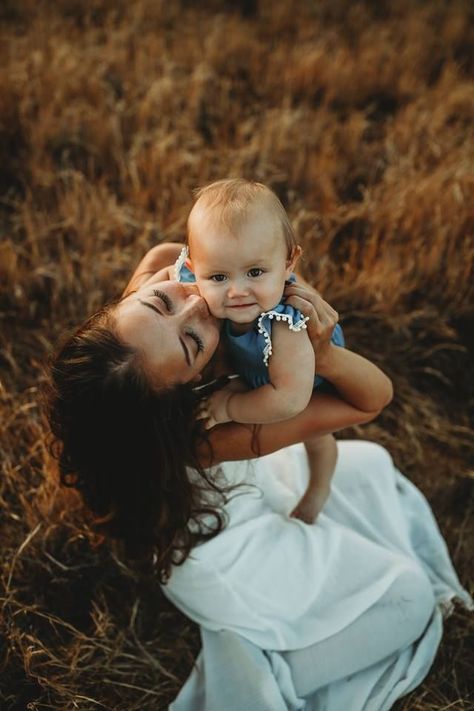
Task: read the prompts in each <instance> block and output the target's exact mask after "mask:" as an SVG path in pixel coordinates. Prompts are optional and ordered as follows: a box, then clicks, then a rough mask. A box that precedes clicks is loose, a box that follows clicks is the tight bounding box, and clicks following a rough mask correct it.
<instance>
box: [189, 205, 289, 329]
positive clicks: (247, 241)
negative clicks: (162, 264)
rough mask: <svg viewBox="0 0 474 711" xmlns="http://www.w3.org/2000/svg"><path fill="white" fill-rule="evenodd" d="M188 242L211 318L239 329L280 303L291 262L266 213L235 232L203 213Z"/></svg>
mask: <svg viewBox="0 0 474 711" xmlns="http://www.w3.org/2000/svg"><path fill="white" fill-rule="evenodd" d="M189 243H190V244H189V246H190V257H191V264H192V269H193V271H194V274H195V275H196V281H197V284H198V288H199V292H200V294H201V296H203V297H204V298H205V300H206V301H207V304H208V306H209V310H210V312H211V314H212V315H213V316H215V317H216V318H226V319H229V320H230V321H233V322H234V323H236V324H239V325H243V326H245V325H249V326H250V325H251V324H252V323H253V322H254V321H255V320H256V319H257V318H258V316H259V315H260V314H261V313H262V311H269V310H270V309H272V308H273V307H275V306H276V305H277V304H278V303H279V301H280V299H281V297H282V294H283V289H284V286H285V280H286V279H288V278H289V276H290V274H291V271H292V269H293V266H294V262H295V261H296V259H294V260H291V261H290V260H288V259H287V246H286V243H285V239H284V237H283V234H282V230H281V228H279V226H278V225H276V221H275V220H274V219H273V218H272V216H271V215H268V213H265V211H260V212H258V211H257V212H256V213H255V214H253V215H251V216H249V217H248V218H247V219H246V220H245V221H244V222H243V223H242V225H241V226H240V228H239V229H238V231H237V233H234V232H232V231H231V230H229V228H227V227H224V226H222V225H220V224H219V225H218V224H213V222H212V220H211V219H209V216H207V215H206V214H205V212H202V213H200V214H199V215H197V216H196V217H195V219H193V227H192V231H191V234H190V238H189Z"/></svg>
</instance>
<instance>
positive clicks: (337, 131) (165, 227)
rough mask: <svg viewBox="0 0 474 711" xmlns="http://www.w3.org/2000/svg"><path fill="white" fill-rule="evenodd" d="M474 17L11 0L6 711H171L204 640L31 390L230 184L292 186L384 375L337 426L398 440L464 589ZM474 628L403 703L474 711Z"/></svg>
mask: <svg viewBox="0 0 474 711" xmlns="http://www.w3.org/2000/svg"><path fill="white" fill-rule="evenodd" d="M473 28H474V15H473V9H472V4H471V3H470V2H469V0H465V1H462V0H426V1H425V2H422V1H421V0H420V1H416V0H397V2H388V0H387V1H386V0H378V1H375V0H374V1H373V2H371V1H369V0H365V1H357V0H356V1H354V2H350V1H349V0H320V1H319V2H318V1H317V0H312V1H310V0H295V1H294V2H292V1H290V0H288V1H285V0H273V1H270V0H240V2H237V1H236V2H224V1H223V0H206V1H204V2H200V3H193V2H190V0H176V1H174V0H172V1H170V2H165V1H164V0H163V1H162V0H132V1H130V2H126V1H125V0H3V2H2V3H1V5H0V43H1V44H0V46H1V52H2V61H1V63H0V192H1V201H0V318H1V321H0V369H1V371H0V376H1V380H0V431H1V441H0V459H1V479H0V521H1V581H0V604H1V615H0V707H1V708H2V709H6V710H8V711H13V710H14V711H24V710H25V709H28V710H29V711H44V710H46V709H67V710H69V709H71V710H72V709H78V710H81V711H86V710H87V711H91V710H93V709H107V710H109V711H147V710H150V711H151V710H152V709H153V711H159V710H160V709H165V708H166V706H167V703H168V702H169V701H170V700H171V699H172V698H173V697H174V696H175V694H176V693H177V691H178V689H179V688H180V686H181V684H182V682H183V681H184V679H185V678H186V676H187V674H188V673H189V671H190V669H191V666H192V663H193V658H194V656H195V654H196V653H197V651H198V649H199V636H198V631H197V629H196V627H195V626H194V625H192V624H191V623H190V622H188V621H187V620H186V619H185V618H184V617H183V616H182V615H180V614H179V613H177V612H176V611H175V610H174V609H173V608H172V607H171V606H170V605H169V603H167V602H166V601H164V600H163V598H162V596H161V595H160V592H159V588H158V585H157V584H156V581H150V580H142V579H140V578H139V577H138V576H137V575H136V574H134V573H133V572H132V571H131V570H128V569H127V568H126V567H124V566H123V564H122V563H121V562H120V561H119V559H118V558H117V556H116V554H115V553H114V550H113V549H112V548H111V547H109V546H107V545H103V546H99V547H93V546H92V545H91V544H90V543H89V538H88V535H87V523H86V520H85V518H84V516H83V513H82V512H81V508H80V502H79V501H78V500H77V498H76V497H75V495H74V492H72V491H63V490H62V489H61V488H59V487H58V485H57V483H56V470H55V462H54V459H53V458H52V456H51V455H50V453H49V449H48V435H47V427H46V423H45V417H44V413H43V410H42V408H41V397H40V396H41V386H42V383H43V382H44V379H45V375H44V363H45V361H46V359H47V357H48V354H49V353H50V352H51V350H52V349H53V348H54V347H55V344H56V343H57V341H58V339H59V337H60V335H61V334H62V333H63V332H64V331H65V330H67V329H69V328H71V327H73V326H74V325H76V324H77V323H79V322H80V321H81V320H83V319H84V318H85V317H86V316H87V315H89V314H90V313H91V312H92V311H93V310H94V309H96V307H99V306H100V305H102V304H103V303H104V302H105V301H106V300H108V299H109V298H111V297H113V296H115V295H117V294H118V293H119V292H120V291H121V289H122V288H123V286H124V284H125V282H126V280H127V277H128V275H129V274H130V273H131V271H132V269H133V267H134V266H135V264H136V263H137V261H138V260H139V258H140V257H141V256H142V255H143V253H144V252H145V251H146V250H147V249H148V248H149V247H150V246H152V245H154V244H156V243H157V242H160V241H163V240H168V239H173V240H182V239H183V235H184V226H185V220H186V215H187V211H188V210H189V206H190V201H191V195H192V189H193V188H195V187H196V186H198V185H202V184H204V183H206V182H208V181H210V180H213V179H216V178H219V177H226V176H244V177H248V178H256V179H258V180H261V181H263V182H265V183H267V184H269V185H270V186H271V187H272V188H273V189H274V190H275V191H276V192H277V193H278V195H279V196H280V197H281V199H282V201H283V203H284V204H285V206H286V207H287V209H288V212H289V214H290V217H291V219H292V221H293V224H294V226H295V229H296V231H297V234H298V236H299V238H300V241H301V244H302V245H303V247H304V250H305V259H304V262H303V272H304V274H305V276H306V277H307V278H309V279H310V280H312V281H313V283H314V284H315V285H316V286H317V287H318V288H319V289H320V290H321V292H322V293H323V294H324V295H325V297H326V298H327V300H328V301H329V302H330V303H332V304H334V306H335V307H336V308H337V309H338V311H339V312H340V314H341V318H342V324H343V327H344V330H345V333H346V336H347V340H348V345H349V347H351V348H352V349H354V350H356V351H359V352H361V353H362V354H365V355H368V356H369V357H371V358H372V359H373V360H374V361H375V362H376V363H377V364H379V365H380V366H381V367H382V368H384V369H385V371H386V372H387V373H388V374H389V375H390V376H391V378H392V379H393V382H394V386H395V398H394V401H393V403H392V404H391V406H390V407H389V408H388V409H387V410H386V412H384V413H383V414H382V416H381V417H379V419H378V420H377V421H376V422H374V423H372V424H370V425H368V426H365V427H360V428H354V429H352V430H350V431H344V432H343V433H341V436H343V437H353V436H356V437H365V438H368V439H373V440H376V441H377V442H380V443H382V444H384V445H386V446H387V447H388V448H389V449H390V451H391V452H392V454H393V456H394V458H395V461H396V463H397V465H398V466H399V467H400V468H401V469H403V471H404V472H406V473H407V474H408V475H409V476H410V478H411V479H412V480H413V481H414V482H415V483H416V484H417V485H418V486H419V487H420V488H421V489H422V490H423V491H424V492H425V494H426V495H427V496H428V498H429V500H430V502H431V504H432V506H433V508H434V510H435V513H436V515H437V518H438V521H439V524H440V527H441V529H442V531H443V533H444V535H445V536H446V539H447V542H448V546H449V548H450V551H451V553H452V556H453V558H454V561H455V564H456V567H457V570H458V572H459V575H460V578H461V580H462V581H463V583H464V584H465V585H466V586H467V587H469V585H470V584H471V586H472V582H473V580H472V577H473V576H472V573H473V561H472V548H473V535H472V534H473V517H472V510H473V496H472V490H473V478H474V471H473V469H472V462H473V461H474V458H473V454H474V447H473V440H472V436H471V431H470V429H469V423H470V415H471V414H472V406H473V389H472V362H473V351H474V341H473V334H474V329H473V318H472V317H473V313H474V302H473V298H472V297H473V286H474V282H473V279H472V267H473V261H474V244H473V226H474V211H473V204H474V201H473V197H474V171H473V152H474V151H473V148H474V130H473V119H474V82H473V73H474V58H473V54H472V48H473V46H474V29H473ZM470 467H471V468H470ZM473 628H474V622H473V620H472V616H471V617H470V616H469V615H468V614H467V613H466V612H464V611H462V610H457V611H456V612H455V614H454V615H453V616H452V617H451V618H450V619H449V620H448V621H447V624H446V633H445V637H444V640H443V642H442V645H441V648H440V651H439V654H438V657H437V660H436V663H435V665H434V667H433V669H432V671H431V673H430V675H429V676H428V678H427V679H426V681H425V683H424V684H423V685H422V686H421V687H419V688H418V689H417V690H416V691H415V692H414V693H412V694H411V695H410V696H409V697H407V698H406V699H403V700H401V701H400V702H398V704H397V705H396V709H397V711H408V710H409V711H441V710H442V709H449V710H450V711H459V710H460V709H473V708H474V696H473V691H472V679H473V678H474V655H473V646H472V631H473ZM469 638H471V646H470V645H469ZM470 684H471V686H470ZM344 711H345V710H344ZM347 711H350V710H347Z"/></svg>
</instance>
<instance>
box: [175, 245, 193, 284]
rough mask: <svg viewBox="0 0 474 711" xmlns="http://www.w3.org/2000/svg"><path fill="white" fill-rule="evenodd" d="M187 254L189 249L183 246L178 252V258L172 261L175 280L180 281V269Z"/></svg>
mask: <svg viewBox="0 0 474 711" xmlns="http://www.w3.org/2000/svg"><path fill="white" fill-rule="evenodd" d="M188 256H189V250H188V248H187V247H183V249H182V250H181V252H180V253H179V257H178V259H177V260H176V261H175V263H174V278H175V281H181V269H182V268H183V267H184V263H185V261H186V259H187V258H188Z"/></svg>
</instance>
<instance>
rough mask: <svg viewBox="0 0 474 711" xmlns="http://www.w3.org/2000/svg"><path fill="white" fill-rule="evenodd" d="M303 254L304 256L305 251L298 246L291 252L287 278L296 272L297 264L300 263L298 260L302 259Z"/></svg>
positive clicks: (287, 263)
mask: <svg viewBox="0 0 474 711" xmlns="http://www.w3.org/2000/svg"><path fill="white" fill-rule="evenodd" d="M302 254H303V250H302V249H301V247H300V246H299V245H296V247H293V249H292V250H291V255H290V257H289V258H288V259H287V260H286V278H288V277H289V276H290V274H291V272H293V271H294V270H295V266H296V262H297V261H298V259H299V258H300V257H301V255H302Z"/></svg>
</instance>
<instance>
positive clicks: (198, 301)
mask: <svg viewBox="0 0 474 711" xmlns="http://www.w3.org/2000/svg"><path fill="white" fill-rule="evenodd" d="M208 315H209V309H208V307H207V304H206V302H205V301H204V299H203V298H202V296H199V294H188V296H187V297H186V299H185V300H184V301H183V304H182V306H181V309H180V311H179V316H180V317H181V318H183V319H190V318H194V317H195V316H198V317H206V316H208Z"/></svg>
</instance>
